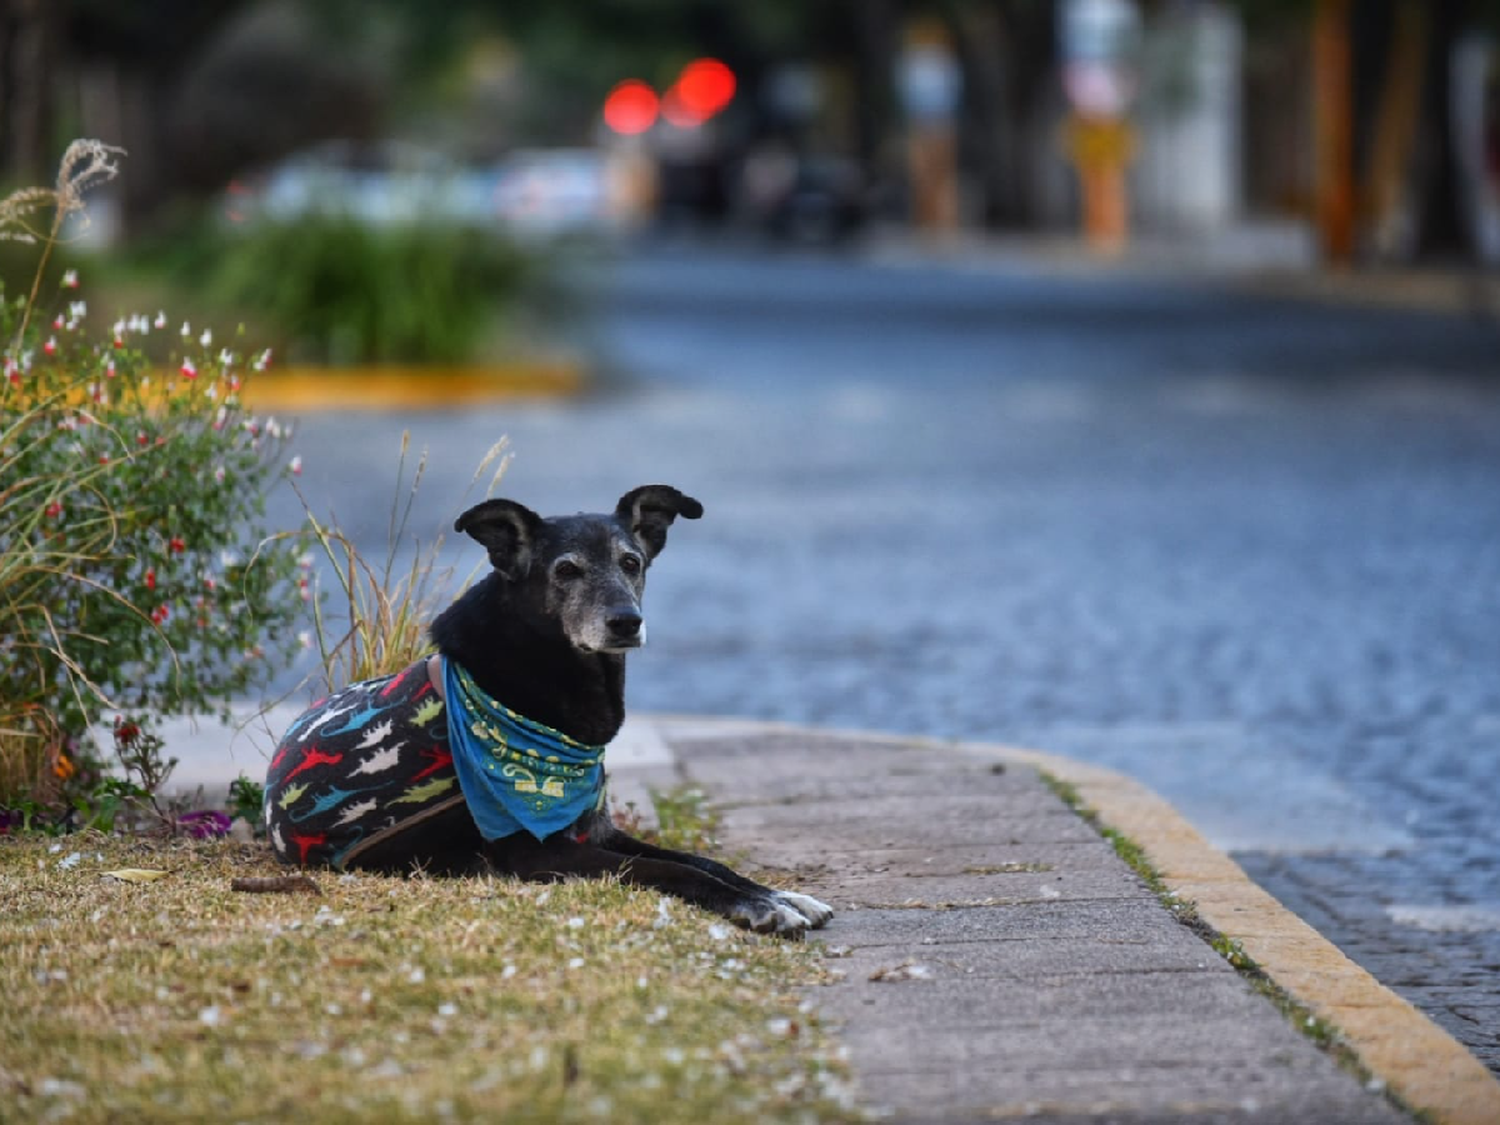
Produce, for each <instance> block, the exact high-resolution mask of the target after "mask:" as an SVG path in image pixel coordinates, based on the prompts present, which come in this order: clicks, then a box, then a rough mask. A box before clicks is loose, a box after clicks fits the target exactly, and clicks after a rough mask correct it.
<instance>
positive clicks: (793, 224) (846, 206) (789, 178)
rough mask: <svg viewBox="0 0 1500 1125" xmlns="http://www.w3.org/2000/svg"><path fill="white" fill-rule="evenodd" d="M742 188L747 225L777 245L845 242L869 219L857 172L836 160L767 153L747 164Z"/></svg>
mask: <svg viewBox="0 0 1500 1125" xmlns="http://www.w3.org/2000/svg"><path fill="white" fill-rule="evenodd" d="M742 187H743V192H744V195H743V198H744V202H745V206H746V208H747V210H748V213H749V215H748V217H749V219H750V221H751V223H752V224H753V225H755V226H756V227H757V228H758V229H760V230H761V231H762V232H764V233H765V234H766V235H768V236H769V237H771V238H773V239H776V240H778V241H784V242H791V243H795V244H798V245H832V244H836V243H840V242H844V241H846V240H847V239H849V238H851V237H853V236H854V235H855V234H857V233H858V232H859V231H860V229H861V228H862V227H863V226H864V225H865V223H866V222H867V220H868V218H869V213H868V205H867V200H866V197H865V196H866V193H865V187H864V179H863V177H862V176H861V174H860V171H859V168H858V166H857V165H856V164H855V163H854V162H853V161H851V160H845V159H842V158H840V157H836V156H826V155H806V154H801V155H799V154H794V153H793V152H791V151H790V150H788V149H782V148H776V147H767V148H765V149H762V150H761V151H760V152H757V153H754V154H752V155H751V157H750V158H748V159H747V160H746V163H745V168H744V175H743V185H742Z"/></svg>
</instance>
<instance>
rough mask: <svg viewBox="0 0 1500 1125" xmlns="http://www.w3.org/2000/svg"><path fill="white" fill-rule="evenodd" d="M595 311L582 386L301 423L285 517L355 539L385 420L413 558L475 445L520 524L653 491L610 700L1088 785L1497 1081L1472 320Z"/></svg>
mask: <svg viewBox="0 0 1500 1125" xmlns="http://www.w3.org/2000/svg"><path fill="white" fill-rule="evenodd" d="M599 291H600V312H601V317H600V319H599V321H598V327H597V330H596V338H595V343H596V344H597V345H598V346H599V347H600V348H601V349H602V350H603V352H604V354H606V355H608V356H609V357H610V359H611V361H612V365H613V368H614V370H615V371H616V372H617V373H618V375H619V377H620V381H619V383H618V385H616V386H615V387H613V388H612V389H611V390H610V391H609V392H608V393H605V394H602V395H600V396H597V397H595V398H593V399H591V400H589V401H585V402H582V403H577V404H565V405H558V404H551V405H540V406H531V407H506V408H496V409H493V410H490V411H482V412H474V411H470V412H467V413H463V414H458V413H448V414H441V413H438V414H431V415H421V416H414V417H410V418H407V419H389V418H380V417H368V416H367V417H358V418H354V417H342V418H340V417H324V418H318V419H315V420H310V421H308V422H307V423H306V424H305V425H304V427H303V429H302V430H301V433H300V437H299V439H298V444H299V450H300V452H302V454H303V456H304V458H305V460H306V462H307V466H308V469H307V478H306V480H307V487H308V490H309V494H310V495H311V496H313V497H314V499H315V500H317V501H321V500H322V499H325V498H327V499H331V500H332V501H334V502H335V503H336V506H337V508H338V511H339V512H340V513H341V515H342V516H343V517H344V520H345V523H346V524H347V525H349V526H350V527H351V528H352V529H353V530H355V531H356V532H357V533H358V534H359V535H360V537H361V538H362V539H363V540H364V541H365V542H366V543H367V545H370V546H376V545H379V544H380V543H383V541H384V536H385V512H386V511H387V509H388V507H389V498H390V494H391V493H390V487H389V482H390V480H391V475H392V465H393V462H394V456H393V454H394V450H395V446H396V441H397V436H398V434H399V431H400V429H401V427H402V425H408V426H410V428H411V429H412V431H413V435H414V438H415V439H416V441H417V442H418V444H427V445H429V446H431V447H432V448H433V461H432V466H431V470H430V472H429V477H428V481H427V484H426V486H425V487H424V489H423V500H422V504H423V508H424V510H423V511H422V512H420V513H419V514H418V516H417V518H416V520H415V521H414V527H415V529H416V530H418V531H420V532H422V533H424V534H427V533H430V532H431V531H434V530H436V529H437V528H439V527H443V526H448V525H450V523H451V519H452V516H453V514H454V513H455V511H456V510H457V509H459V508H460V507H461V506H462V505H463V503H464V500H463V492H464V485H465V484H466V483H467V481H468V479H469V476H470V474H471V472H472V470H473V466H474V464H475V463H476V461H477V459H478V457H479V455H480V453H481V452H482V451H483V450H484V449H485V448H486V447H487V446H488V445H489V443H490V442H491V441H493V440H494V439H495V437H497V436H498V435H499V434H501V433H506V434H509V435H510V437H511V439H512V442H513V447H514V450H515V453H516V461H515V463H514V466H513V467H512V469H511V471H510V473H509V475H508V477H507V481H506V489H505V491H506V493H507V494H509V495H511V496H513V497H515V498H517V499H520V500H523V501H526V502H528V503H531V504H533V505H534V506H535V507H537V508H539V509H542V510H544V511H573V510H577V509H580V508H590V509H597V508H600V507H604V506H608V505H610V504H612V502H613V500H614V498H615V497H617V496H619V495H620V494H621V493H622V492H624V491H625V490H626V489H628V488H630V487H632V486H634V485H637V484H640V483H644V482H648V481H665V482H668V483H672V484H676V485H678V486H680V487H682V488H684V489H685V490H687V491H689V492H691V493H692V494H693V495H696V496H698V497H699V498H700V499H702V500H703V501H704V503H705V506H706V507H707V510H708V515H707V517H706V518H705V519H704V520H703V521H702V523H701V524H699V525H687V524H683V525H680V526H679V527H678V528H676V529H674V531H673V534H672V541H671V545H670V547H669V549H668V551H667V553H666V555H664V556H663V558H662V560H661V562H660V563H659V565H658V567H657V568H655V570H654V572H653V576H652V593H651V597H650V599H649V600H648V616H649V619H650V625H651V636H652V643H651V647H650V649H649V651H648V652H646V653H643V654H642V655H641V656H640V657H638V658H635V660H634V661H633V670H632V677H633V679H632V684H631V698H632V703H633V705H634V706H635V707H637V708H647V709H652V710H659V711H671V712H695V713H705V714H742V715H749V716H755V717H762V718H773V719H782V720H787V721H792V722H807V723H816V724H829V725H835V726H845V727H861V728H881V729H887V730H893V731H900V732H918V733H923V734H929V735H939V736H954V737H962V738H979V739H990V740H998V741H1005V742H1011V743H1017V744H1029V745H1034V746H1038V747H1042V748H1045V749H1049V750H1054V751H1058V752H1061V753H1065V754H1070V755H1073V756H1076V757H1081V758H1086V759H1090V760H1095V761H1098V762H1100V763H1102V764H1106V765H1110V766H1113V767H1116V768H1119V769H1122V770H1124V771H1126V772H1128V773H1131V774H1133V775H1135V776H1138V777H1140V778H1142V779H1143V780H1145V781H1146V782H1147V783H1148V784H1150V785H1151V786H1153V787H1154V788H1156V789H1157V790H1158V791H1159V792H1161V793H1163V794H1164V795H1165V796H1167V797H1168V798H1169V799H1170V800H1172V801H1173V802H1174V803H1175V804H1177V806H1178V807H1179V808H1180V809H1182V810H1183V811H1184V812H1185V813H1186V814H1187V815H1188V816H1189V818H1190V819H1192V820H1194V822H1195V823H1197V824H1198V825H1199V826H1200V827H1201V828H1203V829H1204V830H1205V831H1206V833H1207V834H1208V835H1209V836H1210V837H1211V838H1212V839H1213V840H1214V841H1215V842H1216V843H1218V844H1220V845H1221V846H1223V847H1226V848H1229V849H1231V850H1232V851H1233V852H1234V853H1235V854H1236V855H1237V857H1238V858H1239V859H1240V860H1241V862H1242V863H1243V864H1244V865H1245V866H1246V867H1247V868H1248V869H1249V870H1250V872H1251V873H1252V874H1253V875H1254V877H1256V878H1257V879H1259V880H1261V881H1262V882H1263V883H1264V884H1265V885H1266V886H1267V887H1268V889H1270V890H1271V891H1272V892H1273V893H1275V894H1277V895H1279V896H1281V897H1282V898H1283V899H1284V900H1285V901H1286V902H1287V903H1288V904H1289V905H1290V906H1292V907H1293V908H1294V909H1296V910H1297V911H1299V912H1301V913H1303V914H1304V915H1305V916H1306V917H1307V918H1308V919H1309V920H1310V921H1312V922H1313V923H1314V924H1315V925H1316V926H1317V928H1318V929H1320V930H1321V931H1322V932H1323V933H1325V934H1327V935H1328V936H1329V937H1330V938H1331V939H1333V940H1334V941H1335V942H1337V943H1338V944H1339V945H1341V946H1342V947H1343V948H1344V949H1345V950H1346V951H1348V952H1349V953H1350V954H1351V955H1352V956H1354V957H1355V958H1356V959H1357V960H1359V961H1360V962H1362V963H1363V964H1364V965H1365V966H1366V967H1367V968H1369V969H1371V970H1372V971H1373V972H1374V973H1375V974H1376V975H1377V976H1378V977H1380V979H1381V980H1383V981H1384V982H1385V983H1387V984H1389V985H1391V986H1393V987H1395V988H1396V989H1398V990H1399V991H1401V992H1403V993H1404V994H1405V995H1406V996H1407V997H1408V998H1410V999H1411V1000H1412V1001H1413V1002H1414V1003H1416V1004H1417V1005H1418V1006H1420V1007H1422V1008H1424V1009H1425V1010H1427V1011H1429V1012H1431V1013H1432V1014H1433V1015H1434V1016H1435V1017H1436V1018H1437V1019H1438V1020H1439V1021H1440V1022H1442V1023H1443V1024H1444V1026H1446V1027H1447V1028H1448V1029H1449V1030H1450V1031H1452V1032H1453V1033H1454V1034H1455V1035H1457V1036H1458V1037H1459V1038H1460V1039H1462V1040H1463V1041H1464V1042H1465V1043H1467V1044H1468V1045H1469V1046H1470V1047H1471V1049H1473V1050H1474V1051H1475V1052H1476V1053H1477V1054H1479V1055H1480V1056H1481V1057H1482V1058H1483V1059H1484V1060H1485V1061H1486V1062H1487V1063H1488V1064H1489V1065H1490V1066H1491V1068H1493V1069H1496V1070H1497V1072H1500V817H1497V816H1496V815H1495V809H1496V808H1497V807H1500V761H1497V754H1496V751H1497V748H1500V328H1497V327H1496V326H1495V325H1494V324H1493V323H1490V324H1483V323H1477V322H1469V321H1462V320H1447V319H1442V318H1437V317H1428V316H1419V315H1404V314H1399V313H1393V312H1391V311H1389V310H1383V311H1377V310H1357V309H1350V308H1337V309H1336V308H1331V307H1327V306H1318V305H1313V304H1309V303H1293V302H1285V303H1281V302H1276V301H1274V300H1268V299H1265V298H1264V297H1260V298H1250V297H1244V296H1235V295H1232V294H1230V293H1228V292H1226V291H1223V290H1221V289H1217V288H1214V287H1209V286H1203V285H1195V286H1188V285H1183V286H1178V287H1173V286H1171V285H1168V284H1165V283H1162V282H1159V281H1145V280H1140V279H1129V278H1113V279H1107V280H1087V279H1081V278H1077V277H1071V278H1070V277H1063V276H1056V275H1053V276H1047V275H1045V274H1042V273H1038V272H1037V271H1035V270H1032V269H1028V268H1025V267H1023V266H1021V265H1006V264H1005V263H1003V262H1002V263H992V264H991V265H989V266H987V267H986V268H983V269H958V268H939V267H936V266H932V265H924V264H921V263H914V262H891V261H886V262H880V263H870V262H858V261H837V260H824V261H819V260H807V259H795V258H785V259H775V258H755V257H749V256H745V257H734V256H727V255H712V254H701V255H688V254H683V255H678V256H672V255H660V256H655V257H650V256H642V257H638V258H634V259H631V260H629V261H627V262H625V263H622V264H621V265H620V266H619V267H618V268H616V269H615V270H613V271H611V272H610V273H609V274H608V276H607V277H602V278H601V279H600V282H599ZM429 505H430V508H428V507H427V506H429ZM372 517H373V518H372ZM450 546H451V545H450ZM452 557H453V558H454V559H455V560H456V561H457V562H458V563H459V565H460V567H461V568H463V569H465V570H466V569H467V567H468V566H470V565H472V564H473V563H474V562H475V561H477V552H475V551H467V552H464V553H462V554H453V555H452Z"/></svg>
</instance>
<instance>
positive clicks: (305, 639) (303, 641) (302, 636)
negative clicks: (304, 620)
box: [297, 629, 312, 648]
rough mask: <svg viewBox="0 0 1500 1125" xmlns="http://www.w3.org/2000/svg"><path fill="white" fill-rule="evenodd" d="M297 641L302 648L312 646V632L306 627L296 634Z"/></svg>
mask: <svg viewBox="0 0 1500 1125" xmlns="http://www.w3.org/2000/svg"><path fill="white" fill-rule="evenodd" d="M297 643H298V644H299V645H301V646H302V647H303V648H312V634H311V633H309V632H308V631H307V630H306V629H304V630H302V632H300V633H298V634H297Z"/></svg>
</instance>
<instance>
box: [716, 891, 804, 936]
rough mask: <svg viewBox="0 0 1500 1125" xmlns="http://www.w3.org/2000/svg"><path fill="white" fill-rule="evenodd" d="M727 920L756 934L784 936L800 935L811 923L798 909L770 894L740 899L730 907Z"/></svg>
mask: <svg viewBox="0 0 1500 1125" xmlns="http://www.w3.org/2000/svg"><path fill="white" fill-rule="evenodd" d="M729 920H730V921H731V922H734V923H735V924H737V925H740V926H744V927H745V929H747V930H754V931H755V932H756V933H758V934H781V935H782V936H784V937H801V936H802V934H803V932H804V931H806V930H807V928H808V927H809V926H810V925H812V923H811V922H810V921H808V919H807V917H806V916H805V915H804V914H803V913H802V912H801V911H800V910H798V909H797V908H796V907H794V906H791V905H790V904H788V903H785V902H782V901H780V899H779V897H778V896H772V895H767V896H765V897H764V898H761V897H756V898H746V899H741V900H740V901H739V902H737V903H735V904H734V906H733V907H732V908H731V909H730V911H729Z"/></svg>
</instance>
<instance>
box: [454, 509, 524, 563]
mask: <svg viewBox="0 0 1500 1125" xmlns="http://www.w3.org/2000/svg"><path fill="white" fill-rule="evenodd" d="M541 525H542V517H541V516H539V515H537V514H536V513H535V512H533V511H532V510H531V509H530V508H528V507H526V506H525V505H522V504H517V503H516V502H515V501H514V500H486V501H485V502H484V503H483V504H476V505H474V507H472V508H470V509H469V510H468V511H467V512H465V513H464V514H463V515H461V516H459V517H458V519H457V520H456V521H455V522H454V524H453V530H454V531H462V532H465V533H466V534H468V535H470V536H472V537H473V538H474V539H475V540H477V541H478V542H479V543H480V544H481V545H482V546H483V547H484V549H485V550H486V551H488V552H489V555H490V564H491V565H492V566H493V567H494V568H495V569H496V570H497V571H499V572H500V573H501V574H502V575H504V576H505V577H506V578H509V579H511V580H512V581H516V580H519V579H522V578H525V577H526V572H527V571H528V570H530V569H531V554H532V544H533V543H534V542H535V541H536V533H537V529H538V528H540V527H541Z"/></svg>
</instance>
